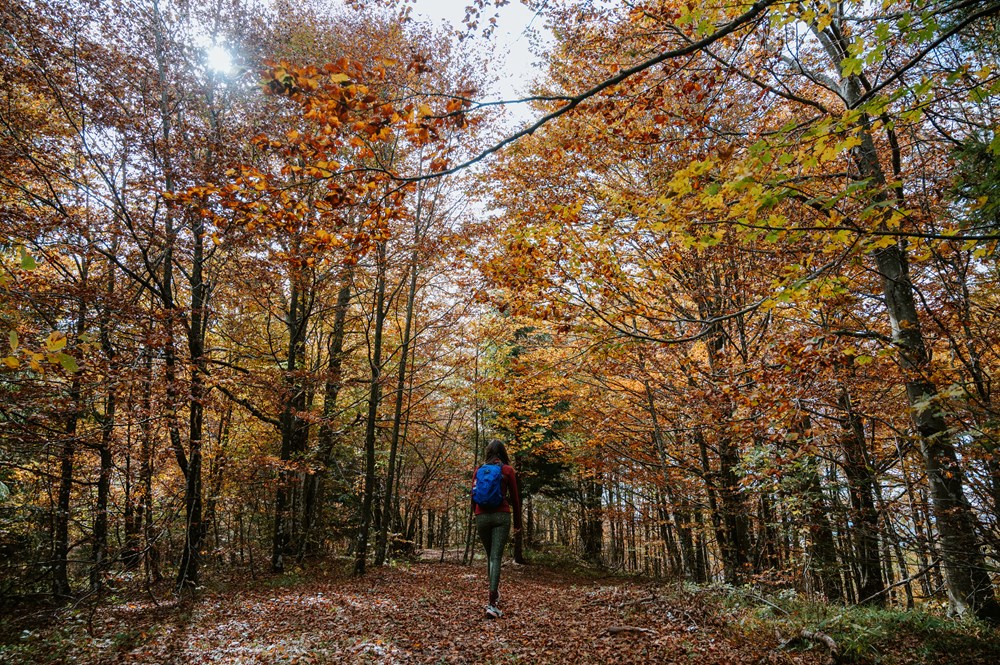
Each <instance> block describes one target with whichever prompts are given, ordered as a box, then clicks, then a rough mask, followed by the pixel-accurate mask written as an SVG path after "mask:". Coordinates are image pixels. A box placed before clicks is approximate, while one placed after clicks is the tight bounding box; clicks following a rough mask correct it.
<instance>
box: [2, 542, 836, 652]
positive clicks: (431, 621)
mask: <svg viewBox="0 0 1000 665" xmlns="http://www.w3.org/2000/svg"><path fill="white" fill-rule="evenodd" d="M484 580H485V566H484V564H482V563H480V564H479V565H474V566H472V567H464V566H461V565H457V564H454V563H429V562H421V563H416V564H408V565H400V566H397V567H393V568H383V569H379V570H373V571H372V572H371V573H370V574H369V575H367V576H366V577H364V578H362V579H351V578H348V579H340V580H332V581H325V582H324V581H321V582H315V581H308V582H301V583H297V584H291V585H286V586H275V580H271V581H270V583H268V582H266V581H265V582H262V583H261V584H259V585H256V586H250V587H249V588H247V589H245V590H243V591H239V592H237V591H226V592H221V593H207V594H204V595H203V596H202V597H201V598H199V599H198V600H196V601H193V602H186V603H177V604H173V605H165V604H161V605H160V606H159V607H155V606H153V605H152V604H135V603H133V604H125V605H119V606H116V607H113V608H108V609H105V610H101V611H100V612H99V613H98V615H97V616H96V624H95V626H96V629H95V631H94V633H95V636H93V637H90V636H88V635H87V633H86V632H85V631H83V629H82V628H80V629H78V630H75V631H74V630H73V629H72V626H69V627H66V628H64V629H63V630H65V631H66V633H65V639H64V642H65V643H64V644H63V648H64V650H63V651H61V652H60V651H59V649H58V648H56V649H53V648H52V647H51V646H49V647H47V648H43V649H38V650H36V651H37V653H34V654H33V655H32V656H31V658H28V654H29V653H30V652H31V650H30V649H28V648H27V647H28V645H29V644H30V642H31V641H32V639H38V640H41V639H43V638H44V640H45V644H46V645H50V644H53V642H52V640H53V636H52V634H51V633H50V634H48V635H47V636H45V634H44V632H43V633H42V634H41V635H36V636H35V637H34V638H32V637H31V636H29V637H27V638H25V640H24V641H25V642H26V644H25V645H24V646H25V649H24V650H21V651H20V652H19V653H13V652H8V654H7V655H8V656H13V657H14V658H15V660H13V661H12V662H60V661H61V662H87V663H612V662H613V663H663V664H667V663H770V662H773V663H820V662H823V660H824V658H823V657H822V655H821V654H819V653H787V652H781V651H777V650H775V649H774V646H775V644H774V640H773V638H771V639H766V638H765V639H763V640H750V639H747V638H746V637H745V636H743V635H741V634H740V632H739V628H738V625H736V624H735V623H732V622H729V621H727V616H726V614H725V612H724V611H720V610H719V609H718V608H713V607H710V606H709V604H707V603H704V602H700V601H699V598H698V597H697V596H692V595H687V596H685V595H683V594H680V595H678V594H676V593H675V594H671V595H669V596H668V597H665V596H664V595H663V592H662V590H661V591H660V592H659V593H658V592H657V589H656V588H655V587H653V586H650V585H638V584H632V583H629V582H625V581H621V580H613V579H598V580H594V579H586V578H574V577H571V576H567V575H564V574H561V573H558V572H555V571H552V570H550V569H546V568H540V567H533V566H532V567H521V566H514V565H505V569H504V579H503V584H502V587H501V591H502V596H503V605H502V607H503V610H504V616H503V617H502V618H501V619H499V620H495V621H493V620H487V619H485V618H484V616H483V614H484V612H483V610H484V605H485V600H486V592H485V588H486V587H485V581H484ZM758 642H760V643H758ZM56 644H59V642H56ZM38 646H39V647H42V644H41V643H39V644H38ZM0 660H2V658H0Z"/></svg>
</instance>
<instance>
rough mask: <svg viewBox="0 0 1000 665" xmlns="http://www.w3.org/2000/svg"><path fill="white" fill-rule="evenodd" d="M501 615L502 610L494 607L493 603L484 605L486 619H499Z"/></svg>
mask: <svg viewBox="0 0 1000 665" xmlns="http://www.w3.org/2000/svg"><path fill="white" fill-rule="evenodd" d="M502 616H503V612H501V611H500V609H499V608H497V607H495V606H494V605H487V606H486V618H487V619H499V618H500V617H502Z"/></svg>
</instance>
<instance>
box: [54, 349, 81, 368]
mask: <svg viewBox="0 0 1000 665" xmlns="http://www.w3.org/2000/svg"><path fill="white" fill-rule="evenodd" d="M58 358H59V364H60V365H62V367H63V369H64V370H66V371H67V372H77V371H79V370H80V366H79V365H77V364H76V360H75V359H74V358H73V356H71V355H69V354H66V353H60V354H59V356H58Z"/></svg>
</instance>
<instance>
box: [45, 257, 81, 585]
mask: <svg viewBox="0 0 1000 665" xmlns="http://www.w3.org/2000/svg"><path fill="white" fill-rule="evenodd" d="M81 279H83V280H85V279H86V273H84V275H82V276H81ZM85 326H86V305H85V304H84V301H83V299H82V298H81V299H80V301H79V303H78V309H77V314H76V334H77V337H79V335H81V334H82V333H83V331H84V327H85ZM82 397H83V392H82V387H81V382H80V373H79V372H77V373H75V374H73V378H72V380H71V381H70V389H69V404H70V411H69V413H68V414H67V416H66V429H65V434H66V436H65V439H64V440H63V445H62V450H61V451H60V453H59V492H58V494H57V497H58V498H57V500H56V519H55V527H54V529H53V538H52V560H53V562H54V563H53V571H52V573H53V582H52V593H53V594H55V595H56V596H69V595H70V594H71V593H72V591H73V589H72V587H71V586H70V582H69V561H68V559H69V516H70V499H71V497H72V495H73V462H74V459H75V455H76V438H77V424H78V422H79V420H80V412H81V408H82Z"/></svg>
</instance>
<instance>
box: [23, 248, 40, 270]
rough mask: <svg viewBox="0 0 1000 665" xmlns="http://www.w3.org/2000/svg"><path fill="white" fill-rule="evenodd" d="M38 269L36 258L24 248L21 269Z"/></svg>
mask: <svg viewBox="0 0 1000 665" xmlns="http://www.w3.org/2000/svg"><path fill="white" fill-rule="evenodd" d="M37 267H38V263H37V262H36V261H35V257H33V256H32V255H31V254H28V251H27V250H26V249H25V248H24V247H22V248H21V268H22V269H23V270H34V269H35V268H37Z"/></svg>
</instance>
